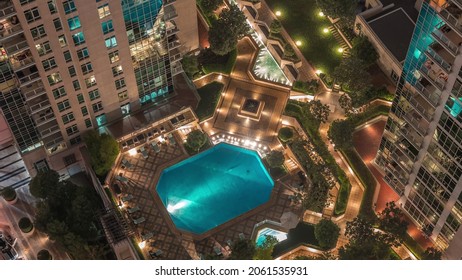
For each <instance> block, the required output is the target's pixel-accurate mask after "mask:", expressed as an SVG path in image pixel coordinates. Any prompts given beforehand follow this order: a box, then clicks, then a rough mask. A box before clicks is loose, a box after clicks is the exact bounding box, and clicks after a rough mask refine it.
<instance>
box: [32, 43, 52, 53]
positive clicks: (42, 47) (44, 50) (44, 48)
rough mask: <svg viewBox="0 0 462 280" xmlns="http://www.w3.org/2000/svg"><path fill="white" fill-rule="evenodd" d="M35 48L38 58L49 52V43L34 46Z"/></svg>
mask: <svg viewBox="0 0 462 280" xmlns="http://www.w3.org/2000/svg"><path fill="white" fill-rule="evenodd" d="M35 48H36V49H37V52H38V54H39V55H40V56H42V55H45V54H47V53H49V52H51V46H50V42H48V41H46V42H44V43H41V44H37V45H35Z"/></svg>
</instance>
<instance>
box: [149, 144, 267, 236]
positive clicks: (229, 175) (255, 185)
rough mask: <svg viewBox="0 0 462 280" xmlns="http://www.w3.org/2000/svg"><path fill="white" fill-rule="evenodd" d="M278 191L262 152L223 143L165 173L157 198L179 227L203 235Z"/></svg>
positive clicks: (159, 185) (158, 185) (158, 188)
mask: <svg viewBox="0 0 462 280" xmlns="http://www.w3.org/2000/svg"><path fill="white" fill-rule="evenodd" d="M273 187H274V182H273V180H272V179H271V177H270V175H269V174H268V172H267V171H266V168H265V167H264V166H263V163H262V162H261V159H260V157H259V156H258V154H257V152H255V151H251V150H247V149H244V148H240V147H237V146H233V145H230V144H226V143H220V144H218V145H216V146H214V147H212V148H210V149H208V150H207V151H205V152H202V153H200V154H198V155H195V156H193V157H190V158H188V159H186V160H184V161H182V162H180V163H177V164H175V165H173V166H171V167H169V168H167V169H165V170H164V171H163V172H162V174H161V176H160V179H159V182H158V184H157V193H158V194H159V196H160V198H161V200H162V202H163V204H164V206H165V207H166V208H167V211H168V213H169V215H170V217H171V218H172V220H173V222H174V224H175V225H176V227H178V228H179V229H181V230H185V231H189V232H192V233H195V234H202V233H204V232H206V231H209V230H211V229H213V228H215V227H217V226H219V225H221V224H223V223H225V222H227V221H229V220H231V219H233V218H235V217H237V216H239V215H242V214H244V213H245V212H247V211H249V210H252V209H254V208H255V207H257V206H259V205H261V204H263V203H265V202H267V201H268V200H269V198H270V196H271V191H272V189H273Z"/></svg>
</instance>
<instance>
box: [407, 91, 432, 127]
mask: <svg viewBox="0 0 462 280" xmlns="http://www.w3.org/2000/svg"><path fill="white" fill-rule="evenodd" d="M402 98H404V99H405V100H406V101H407V103H408V104H410V105H411V106H412V107H413V108H414V109H415V110H416V111H417V112H418V113H419V114H420V115H421V116H422V117H424V118H425V119H426V120H427V121H428V122H431V121H432V119H433V114H434V113H435V110H434V109H433V108H432V107H431V106H426V105H427V104H426V103H427V102H426V101H424V99H423V98H421V97H420V95H419V94H412V93H411V92H410V91H403V94H402ZM419 101H420V102H419ZM422 101H423V102H422Z"/></svg>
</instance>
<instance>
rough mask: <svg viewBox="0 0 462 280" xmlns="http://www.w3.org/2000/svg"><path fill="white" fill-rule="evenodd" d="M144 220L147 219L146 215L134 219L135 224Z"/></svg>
mask: <svg viewBox="0 0 462 280" xmlns="http://www.w3.org/2000/svg"><path fill="white" fill-rule="evenodd" d="M144 221H146V219H145V218H144V217H139V218H138V219H134V220H133V223H134V224H135V225H139V224H141V223H142V222H144Z"/></svg>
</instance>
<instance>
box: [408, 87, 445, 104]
mask: <svg viewBox="0 0 462 280" xmlns="http://www.w3.org/2000/svg"><path fill="white" fill-rule="evenodd" d="M414 87H415V89H417V90H418V91H419V92H420V93H421V95H422V96H423V97H424V98H425V99H426V100H427V101H428V102H430V104H431V105H433V107H437V106H438V103H439V100H440V96H439V95H438V94H436V93H435V92H430V91H429V90H428V89H427V88H425V87H424V86H423V85H422V84H421V83H420V82H416V84H415V85H414Z"/></svg>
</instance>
